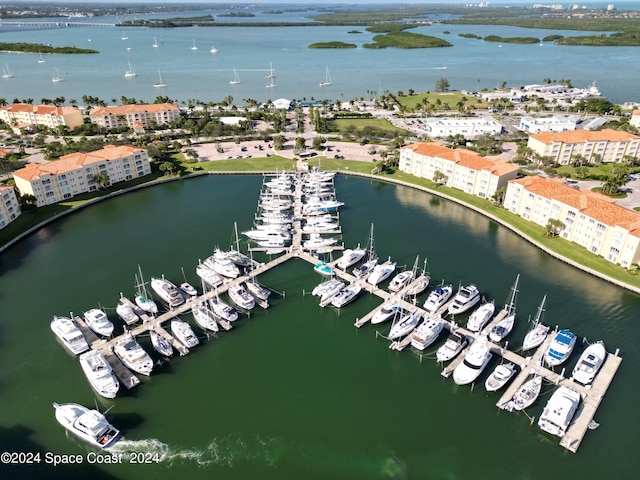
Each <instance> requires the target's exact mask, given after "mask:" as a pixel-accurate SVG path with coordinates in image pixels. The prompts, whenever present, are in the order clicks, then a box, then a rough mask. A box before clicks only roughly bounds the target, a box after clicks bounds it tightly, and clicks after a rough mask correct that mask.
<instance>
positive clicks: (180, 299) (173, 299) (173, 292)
mask: <svg viewBox="0 0 640 480" xmlns="http://www.w3.org/2000/svg"><path fill="white" fill-rule="evenodd" d="M151 288H153V291H154V292H156V294H157V295H158V296H159V297H160V298H161V299H162V300H164V301H165V302H166V303H167V304H168V305H169V306H170V307H177V306H179V305H182V304H183V303H184V296H183V295H182V293H180V290H179V289H178V287H176V286H175V285H174V284H173V283H171V282H170V281H169V280H167V279H165V278H157V277H155V278H154V277H152V278H151Z"/></svg>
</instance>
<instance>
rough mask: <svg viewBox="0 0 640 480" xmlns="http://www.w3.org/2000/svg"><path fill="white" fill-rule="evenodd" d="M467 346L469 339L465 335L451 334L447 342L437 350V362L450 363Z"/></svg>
mask: <svg viewBox="0 0 640 480" xmlns="http://www.w3.org/2000/svg"><path fill="white" fill-rule="evenodd" d="M466 346H467V338H466V337H465V336H464V335H462V334H460V333H458V332H451V333H450V334H449V336H448V337H447V341H446V342H444V343H443V344H442V345H441V346H440V348H438V350H436V360H437V361H438V362H440V363H441V362H448V361H449V360H451V359H452V358H454V357H455V356H456V355H458V354H459V353H460V352H461V351H462V349H464V347H466Z"/></svg>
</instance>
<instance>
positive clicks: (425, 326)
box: [411, 318, 444, 350]
mask: <svg viewBox="0 0 640 480" xmlns="http://www.w3.org/2000/svg"><path fill="white" fill-rule="evenodd" d="M443 326H444V323H443V322H442V320H440V319H439V318H427V319H426V320H425V321H424V322H422V324H421V325H420V326H419V327H418V328H416V330H415V332H413V338H412V339H411V346H412V347H413V348H417V349H418V350H424V349H425V348H427V347H428V346H429V345H431V344H432V343H433V342H435V341H436V338H438V335H440V332H441V331H442V327H443Z"/></svg>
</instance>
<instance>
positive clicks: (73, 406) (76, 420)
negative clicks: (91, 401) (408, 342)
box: [53, 403, 120, 449]
mask: <svg viewBox="0 0 640 480" xmlns="http://www.w3.org/2000/svg"><path fill="white" fill-rule="evenodd" d="M53 408H55V410H56V412H55V415H56V420H57V421H58V423H60V425H62V426H63V427H64V428H65V429H67V430H68V431H69V432H71V433H73V434H74V435H76V436H78V437H80V438H81V439H82V440H84V441H85V442H87V443H89V444H91V445H93V446H94V447H98V448H101V449H105V448H109V447H111V446H112V445H113V444H114V443H116V441H117V440H118V438H119V437H120V431H119V430H118V429H117V428H115V427H114V426H113V425H111V424H110V423H109V422H108V421H107V419H106V418H105V416H104V415H103V414H102V413H100V412H99V411H98V410H89V409H88V408H87V407H84V406H82V405H78V404H77V403H62V404H60V403H54V404H53Z"/></svg>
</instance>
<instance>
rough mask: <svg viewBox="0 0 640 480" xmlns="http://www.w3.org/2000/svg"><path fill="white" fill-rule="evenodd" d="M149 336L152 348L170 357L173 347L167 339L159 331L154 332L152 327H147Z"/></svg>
mask: <svg viewBox="0 0 640 480" xmlns="http://www.w3.org/2000/svg"><path fill="white" fill-rule="evenodd" d="M149 338H150V339H151V345H153V349H154V350H155V351H156V352H158V353H159V354H160V355H162V356H164V357H170V356H171V355H173V347H172V346H171V343H169V340H167V339H166V338H165V337H164V336H162V335H161V334H160V333H158V332H156V331H155V329H154V328H153V327H152V328H150V329H149Z"/></svg>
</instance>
